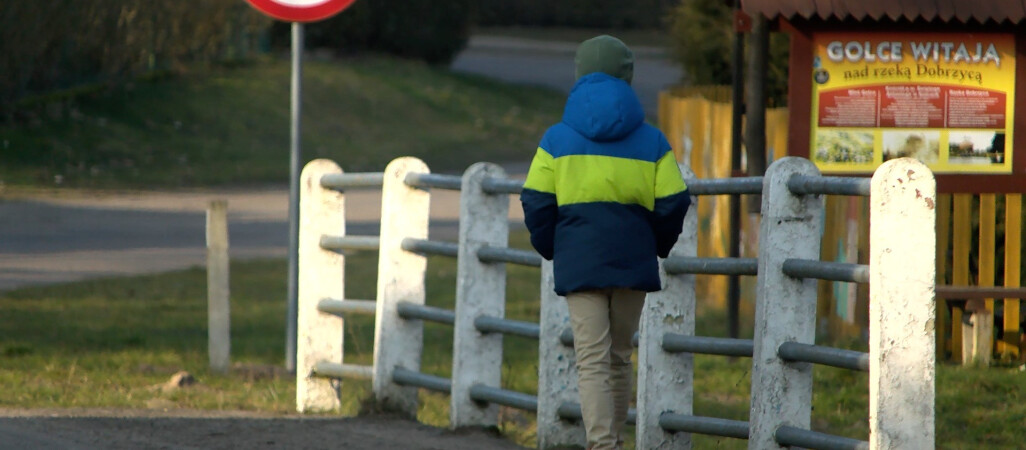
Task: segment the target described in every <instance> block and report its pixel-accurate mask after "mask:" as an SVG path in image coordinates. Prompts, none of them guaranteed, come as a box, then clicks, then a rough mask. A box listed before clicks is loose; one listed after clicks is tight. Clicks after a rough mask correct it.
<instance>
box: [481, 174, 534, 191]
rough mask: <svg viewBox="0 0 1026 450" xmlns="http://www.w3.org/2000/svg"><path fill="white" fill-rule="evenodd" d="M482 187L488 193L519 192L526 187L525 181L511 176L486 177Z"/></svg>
mask: <svg viewBox="0 0 1026 450" xmlns="http://www.w3.org/2000/svg"><path fill="white" fill-rule="evenodd" d="M481 189H482V190H484V191H485V193H488V194H519V193H520V192H521V191H523V189H524V182H523V181H521V180H511V179H509V178H485V179H484V180H483V181H482V182H481Z"/></svg>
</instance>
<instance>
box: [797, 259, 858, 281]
mask: <svg viewBox="0 0 1026 450" xmlns="http://www.w3.org/2000/svg"><path fill="white" fill-rule="evenodd" d="M782 270H783V272H784V274H785V275H787V276H790V277H795V278H818V279H820V280H829V281H847V282H850V283H869V266H868V265H866V264H852V263H838V262H829V261H818V260H811V259H787V260H785V261H784V265H783V267H782Z"/></svg>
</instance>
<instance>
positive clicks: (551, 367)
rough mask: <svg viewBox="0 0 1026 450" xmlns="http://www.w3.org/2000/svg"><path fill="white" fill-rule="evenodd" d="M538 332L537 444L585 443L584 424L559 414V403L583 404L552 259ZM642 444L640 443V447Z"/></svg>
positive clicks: (545, 271) (545, 270)
mask: <svg viewBox="0 0 1026 450" xmlns="http://www.w3.org/2000/svg"><path fill="white" fill-rule="evenodd" d="M539 322H540V323H539V327H540V332H539V334H538V360H539V361H538V448H542V449H547V448H553V447H559V446H580V447H584V446H585V445H586V444H587V442H586V439H585V436H584V427H583V426H581V424H580V423H572V422H568V421H565V420H562V419H560V418H559V415H558V414H557V411H558V410H559V405H562V404H563V403H567V402H573V403H577V404H580V402H581V401H580V398H579V396H578V393H577V365H576V364H577V357H576V355H575V354H574V349H573V347H568V346H566V345H563V343H562V342H561V341H560V339H559V338H560V336H561V335H562V334H563V330H567V329H569V328H570V309H569V308H568V307H567V304H566V299H565V298H563V297H560V296H559V295H556V291H555V279H554V278H553V274H552V261H542V266H541V318H540V320H539ZM639 448H640V447H639Z"/></svg>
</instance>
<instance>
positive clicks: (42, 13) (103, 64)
mask: <svg viewBox="0 0 1026 450" xmlns="http://www.w3.org/2000/svg"><path fill="white" fill-rule="evenodd" d="M268 23H269V22H268V21H267V20H265V19H263V18H262V17H261V16H260V15H259V13H257V12H256V11H254V10H252V8H249V7H248V6H247V5H246V4H245V3H243V2H240V1H237V0H204V1H202V2H182V1H179V0H120V1H112V0H36V1H5V2H0V73H2V74H3V76H2V77H0V113H2V112H3V111H4V110H5V109H6V108H5V107H9V106H10V105H11V104H12V103H13V102H14V101H16V100H17V99H19V98H24V97H26V96H28V95H32V94H39V93H46V92H49V91H52V90H54V89H62V88H70V87H75V86H81V85H83V84H90V83H93V84H95V83H106V82H111V81H117V80H119V79H121V78H124V77H126V76H131V75H136V74H139V73H142V72H146V71H152V70H161V69H169V68H174V67H176V66H177V65H179V64H181V63H183V62H186V61H196V60H204V61H209V60H220V59H226V58H227V59H231V58H238V57H241V56H244V53H245V52H246V51H247V50H248V49H249V48H250V47H251V46H253V45H254V43H255V41H256V39H257V36H258V35H259V34H260V33H261V32H262V30H265V29H266V27H267V24H268ZM3 115H4V114H0V118H2V117H3Z"/></svg>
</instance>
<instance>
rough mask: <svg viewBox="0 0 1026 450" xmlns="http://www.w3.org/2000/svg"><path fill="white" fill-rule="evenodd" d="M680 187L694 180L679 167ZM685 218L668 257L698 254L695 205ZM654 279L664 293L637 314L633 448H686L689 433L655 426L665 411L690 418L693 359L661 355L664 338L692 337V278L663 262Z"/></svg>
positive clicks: (655, 294) (685, 355) (650, 297)
mask: <svg viewBox="0 0 1026 450" xmlns="http://www.w3.org/2000/svg"><path fill="white" fill-rule="evenodd" d="M680 170H681V172H682V174H683V175H682V176H683V177H684V181H685V183H690V182H691V181H692V180H694V179H695V174H694V172H692V171H691V169H690V168H688V167H687V166H685V165H683V164H682V165H681V166H680ZM691 201H692V206H691V209H690V210H689V211H688V214H687V216H686V217H685V218H684V229H683V231H682V232H681V234H680V236H678V237H677V243H676V244H675V245H674V246H673V250H671V251H670V256H685V257H695V256H696V255H697V254H698V213H697V210H698V201H697V198H696V197H692V198H691ZM659 271H660V273H659V276H660V277H661V278H662V280H663V289H662V290H661V291H659V292H652V293H650V294H648V297H647V298H646V299H645V309H644V311H643V312H642V315H641V338H640V340H639V344H638V346H639V347H638V407H637V413H638V416H637V425H636V427H635V432H636V438H637V448H644V449H653V450H654V449H688V448H691V434H690V433H672V432H668V431H666V430H664V429H663V428H662V427H661V426H659V416H660V415H661V414H663V413H665V412H671V413H676V414H683V415H691V414H692V404H693V399H694V386H693V381H694V356H693V355H692V354H690V353H667V352H665V351H663V336H664V335H665V334H666V333H678V334H683V335H685V336H694V335H695V276H694V275H691V274H688V275H667V274H666V271H665V270H663V267H662V261H660V265H659Z"/></svg>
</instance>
